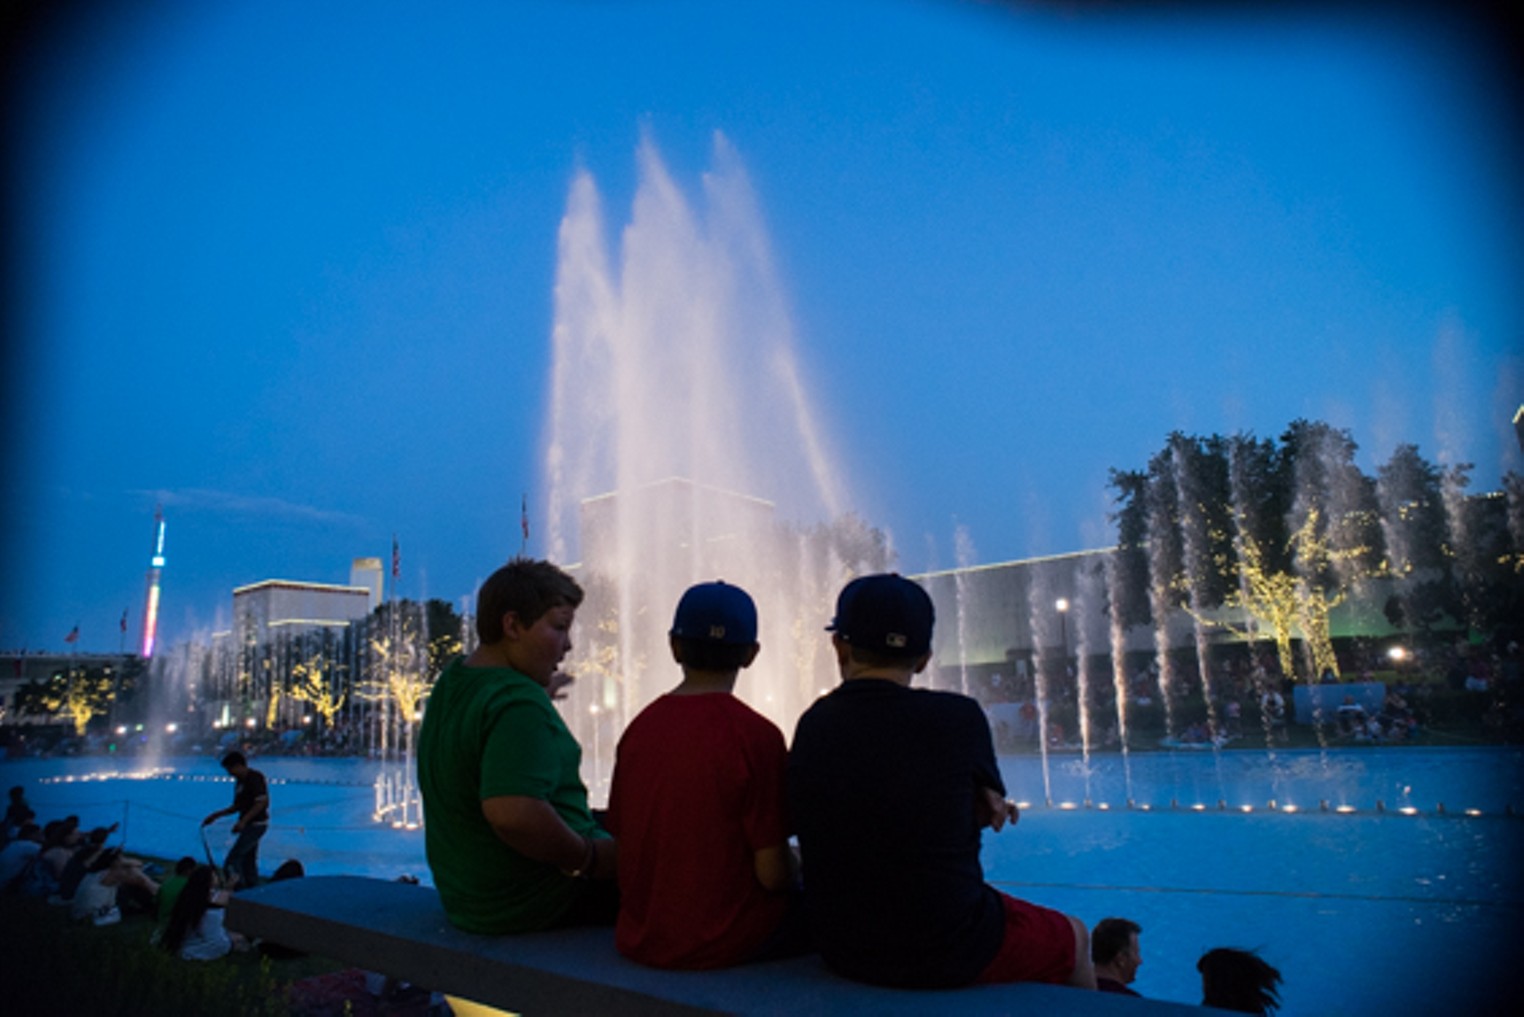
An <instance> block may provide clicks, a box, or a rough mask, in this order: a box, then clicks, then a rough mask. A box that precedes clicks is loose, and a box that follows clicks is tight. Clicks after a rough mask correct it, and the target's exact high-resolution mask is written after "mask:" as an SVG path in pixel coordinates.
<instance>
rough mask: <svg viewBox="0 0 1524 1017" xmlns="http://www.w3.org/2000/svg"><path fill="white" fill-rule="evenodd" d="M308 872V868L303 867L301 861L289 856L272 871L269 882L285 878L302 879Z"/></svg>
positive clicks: (276, 881)
mask: <svg viewBox="0 0 1524 1017" xmlns="http://www.w3.org/2000/svg"><path fill="white" fill-rule="evenodd" d="M306 874H307V870H306V869H304V868H303V867H302V863H301V862H299V861H297V860H296V859H295V858H287V859H286V860H285V861H283V862H281V863H280V867H279V868H277V869H276V870H275V871H274V872H272V873H270V879H269V882H271V883H278V882H280V881H281V880H283V879H300V878H301V877H302V876H305V875H306Z"/></svg>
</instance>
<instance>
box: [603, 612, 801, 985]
mask: <svg viewBox="0 0 1524 1017" xmlns="http://www.w3.org/2000/svg"><path fill="white" fill-rule="evenodd" d="M669 636H670V645H671V648H672V657H673V659H674V660H675V661H677V663H678V665H679V666H680V667H681V668H682V671H683V680H682V682H681V683H680V684H679V685H678V686H677V688H675V689H673V690H672V691H671V692H669V693H667V694H666V695H664V696H662V697H661V698H660V699H658V700H656V701H655V702H653V703H651V704H650V705H649V706H647V707H646V708H645V709H644V710H642V711H641V712H640V714H639V715H638V716H637V717H636V718H635V719H634V720H633V721H632V722H631V723H630V725H629V727H627V728H626V729H625V732H624V735H623V737H621V738H620V740H619V749H618V756H617V760H616V762H615V766H614V781H613V787H612V789H611V791H610V794H609V810H608V824H607V825H608V829H609V831H610V832H612V833H613V834H614V836H615V837H616V838H618V840H619V887H620V908H619V920H618V923H617V925H616V927H615V942H616V944H617V945H618V947H619V951H620V952H621V953H622V954H624V955H625V956H626V957H629V958H630V959H632V960H635V961H639V962H640V963H642V964H649V965H651V966H653V967H661V968H689V969H696V968H720V967H728V966H731V965H734V964H742V963H746V962H748V961H753V960H761V959H764V958H766V957H773V956H780V955H782V954H784V953H787V952H799V951H798V949H797V947H792V946H789V945H785V944H786V942H787V941H788V940H789V938H790V936H791V935H792V933H791V931H789V930H792V929H793V928H794V926H795V925H796V923H794V922H786V921H785V919H786V918H787V916H788V915H789V912H790V906H791V899H792V896H793V895H792V890H793V886H794V881H793V877H792V874H791V871H790V858H791V855H790V852H789V848H788V834H789V828H788V823H787V820H786V818H785V815H784V786H785V775H786V772H787V750H786V748H785V745H784V741H783V734H782V733H781V732H780V731H779V730H778V728H777V727H776V726H775V725H774V724H773V723H772V722H771V721H769V720H768V719H767V718H765V717H763V716H762V715H761V714H759V713H757V712H756V711H755V710H753V709H751V708H750V707H749V706H747V705H746V704H745V703H742V702H741V701H740V700H739V699H737V698H735V696H734V695H732V694H731V693H732V690H733V689H734V687H735V681H736V675H737V674H738V673H739V672H740V670H741V668H743V667H747V666H749V665H750V664H751V662H752V661H753V660H754V659H755V658H756V656H757V651H758V649H759V648H760V647H759V646H758V643H757V608H756V605H755V604H754V603H753V602H752V599H751V597H750V596H749V595H748V594H747V593H746V591H745V590H743V589H741V588H740V587H738V586H731V585H728V584H726V583H723V582H714V583H701V584H699V585H697V586H694V587H692V588H690V589H689V590H688V591H687V592H686V593H684V594H683V597H682V599H681V600H680V601H679V602H678V605H677V614H676V618H675V620H674V621H673V623H672V629H671V632H670V633H669Z"/></svg>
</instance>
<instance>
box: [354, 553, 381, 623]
mask: <svg viewBox="0 0 1524 1017" xmlns="http://www.w3.org/2000/svg"><path fill="white" fill-rule="evenodd" d="M349 585H350V586H363V587H365V588H366V589H367V590H369V591H370V609H371V610H372V611H374V610H375V609H376V608H378V607H380V606H381V602H382V601H383V600H384V599H385V594H386V572H385V571H384V570H383V569H382V566H381V559H380V558H356V559H355V560H354V562H353V563H352V564H351V565H350V566H349Z"/></svg>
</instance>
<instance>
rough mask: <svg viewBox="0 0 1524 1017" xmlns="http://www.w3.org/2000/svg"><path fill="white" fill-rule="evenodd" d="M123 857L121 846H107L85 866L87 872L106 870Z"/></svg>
mask: <svg viewBox="0 0 1524 1017" xmlns="http://www.w3.org/2000/svg"><path fill="white" fill-rule="evenodd" d="M120 857H122V849H121V848H107V849H106V850H104V851H102V852H101V853H100V854H98V855H96V856H95V857H94V858H93V859H91V861H90V864H89V865H87V866H85V871H86V872H105V871H106V870H107V869H109V868H111V866H113V865H115V864H116V860H117V859H118V858H120Z"/></svg>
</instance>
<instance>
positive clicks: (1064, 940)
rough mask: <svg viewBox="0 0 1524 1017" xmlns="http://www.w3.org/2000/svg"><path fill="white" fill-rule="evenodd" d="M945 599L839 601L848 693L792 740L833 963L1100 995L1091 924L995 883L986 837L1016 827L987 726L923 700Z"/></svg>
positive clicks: (963, 710) (916, 980)
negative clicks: (916, 683) (984, 859)
mask: <svg viewBox="0 0 1524 1017" xmlns="http://www.w3.org/2000/svg"><path fill="white" fill-rule="evenodd" d="M933 620H934V612H933V609H932V604H931V598H930V597H928V596H927V595H926V591H925V590H923V589H921V587H919V586H917V585H916V584H915V583H913V582H911V581H910V580H908V579H905V578H903V577H901V576H898V575H876V576H863V577H861V578H859V579H854V580H853V581H852V582H851V583H849V584H847V586H846V587H845V588H844V589H843V590H842V591H841V595H840V596H839V597H838V599H837V601H836V618H835V621H834V622H833V623H832V624H831V626H830V628H831V630H832V631H833V632H834V636H833V638H832V645H833V647H834V649H835V653H836V662H837V666H838V668H839V670H840V672H841V677H842V683H841V684H840V685H839V686H837V687H836V689H835V690H834V691H833V692H831V693H830V694H829V695H826V696H822V697H821V698H819V699H817V700H816V701H815V703H814V705H812V706H811V707H810V708H809V709H808V710H806V711H805V712H804V715H803V716H802V717H800V718H799V726H798V728H797V729H796V730H795V732H794V744H793V748H792V749H791V751H790V753H789V806H790V810H791V813H792V815H793V817H794V819H795V822H796V824H797V829H798V832H799V848H800V851H801V853H802V855H803V863H804V897H805V901H806V904H807V906H808V909H809V912H810V919H811V924H812V926H813V932H814V935H815V943H816V945H817V946H818V947H819V948H820V954H821V956H822V957H823V958H824V959H825V962H826V963H827V964H828V965H830V967H832V968H833V969H835V970H836V971H837V972H839V973H841V974H843V975H845V976H847V977H848V978H855V979H857V980H859V981H864V982H871V983H874V984H878V985H891V986H900V987H905V988H951V987H954V986H959V985H968V984H971V983H974V982H1022V981H1033V982H1049V983H1054V984H1069V985H1074V986H1079V987H1084V988H1090V989H1093V988H1095V973H1094V971H1093V969H1092V968H1091V965H1090V942H1089V931H1088V930H1087V929H1086V928H1085V926H1084V924H1083V923H1082V922H1080V921H1079V919H1077V918H1073V917H1070V916H1068V915H1064V914H1061V913H1059V912H1057V911H1053V910H1050V909H1048V908H1044V907H1039V906H1037V905H1035V904H1029V903H1027V902H1026V901H1021V900H1017V899H1016V898H1014V897H1009V896H1007V895H1005V894H1003V893H1001V892H999V891H998V890H996V889H995V888H994V887H992V886H990V885H989V884H988V883H986V882H985V881H984V870H983V868H982V867H981V865H980V863H979V847H980V831H981V829H982V828H983V827H990V828H991V829H993V830H995V831H997V832H998V831H999V830H1000V829H1001V828H1002V827H1003V826H1004V825H1005V824H1007V823H1014V822H1015V821H1016V819H1017V814H1016V806H1015V804H1014V803H1012V802H1010V801H1008V800H1006V798H1005V785H1004V784H1003V783H1002V781H1001V779H1000V771H999V768H998V767H997V765H996V762H995V751H994V743H993V740H992V738H991V737H990V727H989V722H988V721H987V720H986V719H985V716H984V711H983V710H982V709H981V708H980V706H979V704H978V703H976V702H974V700H972V699H970V698H968V697H967V696H960V695H957V694H955V693H952V692H938V691H934V690H929V689H914V688H911V684H910V683H911V679H912V678H913V677H914V676H915V675H917V674H919V673H920V672H921V671H922V670H924V669H925V667H926V665H927V663H928V662H929V661H930V659H931V633H932V623H933Z"/></svg>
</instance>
